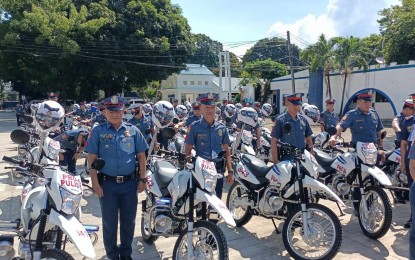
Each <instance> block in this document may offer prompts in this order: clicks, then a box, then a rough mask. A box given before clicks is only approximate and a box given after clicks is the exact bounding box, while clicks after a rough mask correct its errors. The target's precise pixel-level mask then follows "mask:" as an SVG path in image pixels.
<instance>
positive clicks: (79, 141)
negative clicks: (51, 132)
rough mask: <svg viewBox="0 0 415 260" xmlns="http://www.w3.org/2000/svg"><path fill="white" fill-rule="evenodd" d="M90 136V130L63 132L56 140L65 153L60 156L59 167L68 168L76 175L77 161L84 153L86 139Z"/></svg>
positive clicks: (81, 129) (80, 129)
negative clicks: (80, 154)
mask: <svg viewBox="0 0 415 260" xmlns="http://www.w3.org/2000/svg"><path fill="white" fill-rule="evenodd" d="M87 135H88V129H85V128H79V129H74V130H69V131H66V132H63V133H62V134H60V135H58V136H57V137H55V138H54V140H55V141H58V142H59V143H60V145H61V149H64V150H65V153H63V154H60V155H59V165H62V166H68V171H69V172H70V173H74V174H76V161H77V160H78V157H79V153H81V152H82V151H83V148H84V139H85V138H86V136H87Z"/></svg>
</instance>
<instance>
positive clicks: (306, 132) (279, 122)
mask: <svg viewBox="0 0 415 260" xmlns="http://www.w3.org/2000/svg"><path fill="white" fill-rule="evenodd" d="M301 104H302V97H301V94H292V95H288V96H286V102H285V106H286V107H287V112H284V113H282V114H281V115H279V116H278V117H277V118H276V119H275V125H274V128H273V129H272V132H271V136H272V140H271V153H272V160H273V162H274V164H276V163H278V162H279V160H289V159H292V158H290V156H289V155H285V154H279V151H278V145H277V141H278V140H281V142H284V143H289V144H291V145H294V146H296V147H297V148H299V149H304V148H306V145H307V147H308V149H310V151H311V152H312V149H313V141H312V139H311V135H312V134H313V131H312V130H311V127H310V125H309V123H308V121H307V119H306V118H304V116H302V115H301V114H300V113H299V109H300V107H301ZM286 123H290V124H291V126H292V130H291V132H290V133H288V134H285V133H284V132H283V126H284V124H286Z"/></svg>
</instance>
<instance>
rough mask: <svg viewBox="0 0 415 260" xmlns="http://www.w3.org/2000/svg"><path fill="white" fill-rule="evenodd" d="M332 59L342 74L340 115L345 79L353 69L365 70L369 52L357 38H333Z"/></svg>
mask: <svg viewBox="0 0 415 260" xmlns="http://www.w3.org/2000/svg"><path fill="white" fill-rule="evenodd" d="M333 41H334V43H335V44H334V57H335V62H336V66H337V68H338V69H339V70H340V71H341V72H342V73H341V74H342V76H343V77H344V78H343V90H342V101H341V105H340V115H342V113H343V103H344V93H345V90H346V82H347V77H348V76H349V75H350V74H351V71H352V69H353V67H363V68H364V69H367V66H368V64H369V60H370V56H371V53H370V50H369V49H368V48H367V47H366V46H364V44H362V41H361V40H360V39H359V38H353V37H352V36H351V37H350V38H343V37H335V38H333Z"/></svg>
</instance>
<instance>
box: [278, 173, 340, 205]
mask: <svg viewBox="0 0 415 260" xmlns="http://www.w3.org/2000/svg"><path fill="white" fill-rule="evenodd" d="M303 187H304V188H310V189H311V190H314V191H320V192H323V193H325V194H326V195H328V196H330V197H332V198H333V199H335V200H336V201H337V202H338V203H339V204H340V205H342V206H343V207H346V205H345V204H344V202H343V201H342V200H341V199H340V198H339V196H337V195H336V193H334V192H333V191H332V190H330V189H329V188H328V187H327V186H326V185H324V184H323V183H321V182H319V181H316V180H315V179H313V178H311V177H309V176H307V175H305V176H304V179H303ZM295 190H299V187H298V182H295V184H294V185H291V187H290V188H289V189H288V190H287V192H286V193H285V194H284V198H286V199H287V198H289V197H290V196H291V195H292V194H293V193H294V191H295Z"/></svg>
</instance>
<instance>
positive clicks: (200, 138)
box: [185, 93, 233, 198]
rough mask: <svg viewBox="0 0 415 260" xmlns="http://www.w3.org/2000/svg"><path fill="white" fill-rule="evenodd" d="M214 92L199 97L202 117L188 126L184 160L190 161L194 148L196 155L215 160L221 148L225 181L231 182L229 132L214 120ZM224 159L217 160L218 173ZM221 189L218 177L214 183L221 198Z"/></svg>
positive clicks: (222, 170)
mask: <svg viewBox="0 0 415 260" xmlns="http://www.w3.org/2000/svg"><path fill="white" fill-rule="evenodd" d="M215 98H217V97H215V94H211V93H209V94H202V95H201V96H200V97H199V100H200V103H201V104H202V107H201V108H202V115H203V117H202V119H201V120H198V121H195V122H193V123H192V124H191V125H190V126H189V130H188V131H189V132H188V134H187V136H186V147H185V154H186V160H187V161H188V162H190V160H191V157H192V156H191V151H192V149H193V148H194V149H195V151H196V156H200V157H202V158H203V159H205V160H209V161H215V159H219V158H217V155H218V154H219V153H220V152H222V151H223V150H224V151H225V152H226V159H225V161H226V166H227V169H228V176H227V181H228V182H229V183H231V182H233V170H232V164H231V158H230V156H231V154H230V152H229V134H228V130H227V129H226V127H225V126H224V125H223V124H222V123H220V122H218V121H216V120H215V109H216V105H215ZM225 161H224V160H223V159H222V160H218V162H217V163H216V170H217V172H218V173H224V170H225ZM222 189H223V178H221V179H218V181H217V183H216V195H217V196H218V197H219V198H221V197H222Z"/></svg>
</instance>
